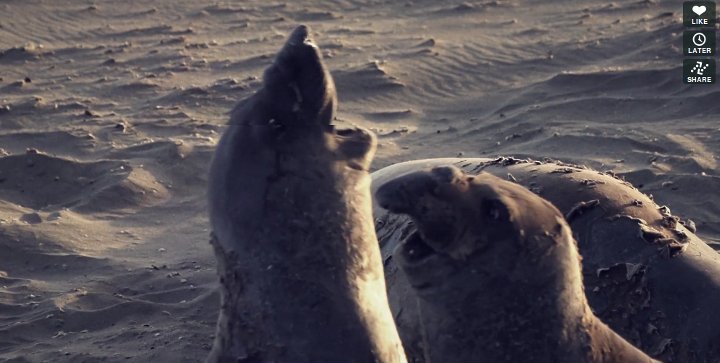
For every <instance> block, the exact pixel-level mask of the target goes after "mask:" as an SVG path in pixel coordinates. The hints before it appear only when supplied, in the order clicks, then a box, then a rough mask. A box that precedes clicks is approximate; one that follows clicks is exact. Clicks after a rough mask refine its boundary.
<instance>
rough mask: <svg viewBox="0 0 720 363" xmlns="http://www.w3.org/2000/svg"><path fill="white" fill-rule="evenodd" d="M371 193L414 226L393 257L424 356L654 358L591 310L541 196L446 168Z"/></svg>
mask: <svg viewBox="0 0 720 363" xmlns="http://www.w3.org/2000/svg"><path fill="white" fill-rule="evenodd" d="M375 195H376V198H377V201H378V204H379V205H380V206H382V207H383V208H385V209H387V210H389V211H391V212H393V213H401V214H405V215H408V216H410V218H412V220H413V222H414V223H415V225H416V226H417V231H416V232H413V233H412V234H410V235H409V237H408V238H407V239H405V240H404V241H402V242H401V243H400V244H399V245H398V247H397V250H396V251H395V258H396V260H397V261H398V262H397V263H398V265H399V266H400V267H401V269H402V270H403V271H404V273H405V275H406V276H407V279H408V282H409V284H410V285H411V287H412V288H413V290H414V291H415V292H416V293H417V296H418V302H419V310H420V321H421V324H420V326H421V329H422V330H423V335H424V339H425V341H426V349H425V355H426V358H427V359H428V360H429V361H430V362H446V363H464V362H567V363H583V362H592V363H599V362H625V363H637V362H653V360H652V359H651V358H650V357H648V356H647V355H645V354H644V353H643V352H641V351H640V350H638V349H637V348H635V347H633V346H632V345H631V344H629V343H628V342H627V341H625V340H624V339H622V338H621V337H620V336H618V335H617V334H616V333H615V332H613V331H612V330H611V329H610V328H608V327H607V326H606V325H605V324H603V323H602V322H601V321H600V320H599V319H598V318H597V317H595V315H594V314H593V313H592V312H591V310H590V306H589V305H588V304H587V300H586V299H585V295H584V293H583V285H582V275H581V268H580V258H579V255H578V252H577V247H576V245H575V241H574V240H573V237H572V233H571V231H570V227H569V226H568V225H567V223H566V222H565V219H564V218H563V215H562V214H560V212H559V211H558V210H557V209H556V208H555V207H554V206H553V205H552V204H550V203H549V202H547V201H546V200H544V199H542V198H540V197H538V196H537V195H535V194H533V193H532V192H530V191H529V190H527V189H525V188H523V187H522V186H519V185H517V184H514V183H511V182H508V181H504V180H502V179H499V178H498V177H495V176H493V175H491V174H487V173H481V174H479V175H476V176H469V175H466V174H465V173H463V172H462V171H461V170H460V169H458V168H456V167H452V166H446V167H436V168H434V169H431V170H425V171H416V172H413V173H410V174H407V175H404V176H400V177H398V178H395V179H393V180H391V181H389V182H387V183H385V184H383V185H382V187H380V188H379V189H378V190H377V192H376V194H375Z"/></svg>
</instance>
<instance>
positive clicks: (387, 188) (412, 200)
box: [375, 171, 438, 217]
mask: <svg viewBox="0 0 720 363" xmlns="http://www.w3.org/2000/svg"><path fill="white" fill-rule="evenodd" d="M437 185H438V184H437V182H436V181H435V179H434V178H433V176H432V174H431V173H430V172H428V171H420V172H415V173H411V174H408V175H404V176H401V177H399V178H396V179H393V180H391V181H389V182H388V183H386V184H384V185H383V186H381V187H380V188H379V189H378V190H377V192H375V198H377V201H378V204H379V205H380V206H381V207H382V208H385V209H387V210H389V211H390V212H393V213H399V214H407V215H409V216H411V217H417V214H418V212H419V208H418V207H419V203H418V200H420V199H421V198H423V197H424V196H425V195H428V194H431V193H432V192H433V190H435V188H437Z"/></svg>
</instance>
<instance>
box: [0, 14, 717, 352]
mask: <svg viewBox="0 0 720 363" xmlns="http://www.w3.org/2000/svg"><path fill="white" fill-rule="evenodd" d="M298 24H307V25H309V26H310V27H311V28H312V29H313V37H314V38H315V39H316V40H317V41H318V43H319V46H320V48H321V49H322V51H323V55H324V58H325V59H324V61H325V62H326V64H327V66H328V67H329V68H330V69H331V70H332V74H333V76H334V78H335V82H336V85H337V89H338V95H339V99H340V105H339V110H338V120H337V122H336V123H337V125H339V126H341V127H342V126H349V125H359V126H362V127H366V128H369V129H371V130H373V131H374V132H376V133H377V134H378V137H379V148H378V154H377V157H376V159H375V162H374V164H373V170H377V169H379V168H382V167H384V166H388V165H391V164H393V163H397V162H400V161H406V160H411V159H418V158H428V157H455V156H464V157H490V156H501V155H510V156H518V157H530V158H534V159H544V158H549V159H553V160H561V161H563V162H569V163H574V164H578V165H586V166H588V167H592V168H594V169H597V170H601V171H614V172H615V173H616V174H617V175H619V176H622V177H624V178H625V179H626V180H628V181H630V182H631V183H633V184H634V185H636V186H637V187H638V188H639V189H640V190H642V191H643V192H645V193H647V194H652V196H653V197H654V199H655V201H656V202H657V203H658V204H660V205H667V206H669V207H670V208H671V209H672V212H673V213H674V214H676V215H678V216H681V217H682V218H684V219H685V218H689V219H691V220H693V221H694V222H695V224H696V225H697V231H698V235H699V236H700V237H701V238H703V239H704V240H705V241H706V242H708V243H709V244H710V245H712V246H713V247H717V248H720V193H719V192H720V165H719V164H718V160H717V156H716V155H718V153H720V103H718V102H717V101H718V97H720V93H719V92H718V88H717V86H716V85H710V86H706V85H685V84H683V83H682V36H683V24H682V3H681V2H677V1H660V0H642V1H636V0H632V1H614V2H597V1H589V0H583V1H549V0H542V1H497V0H496V1H485V2H483V1H465V2H463V1H443V2H442V3H438V2H434V1H426V0H417V1H412V0H408V1H402V2H393V1H379V0H372V1H371V0H367V1H355V0H341V1H320V0H308V1H301V2H265V1H258V0H251V1H235V2H206V3H201V2H197V1H187V0H158V1H154V2H141V1H106V0H97V1H86V0H75V1H69V0H6V1H2V2H0V362H153V361H154V362H199V361H202V360H203V359H204V357H205V356H206V355H207V353H208V351H209V349H210V347H211V344H212V341H213V334H214V328H215V320H216V317H217V306H218V303H219V294H218V291H217V282H216V274H215V258H214V255H213V253H212V249H211V246H210V245H209V244H208V236H209V233H210V231H209V227H208V221H207V208H206V196H205V191H206V182H207V168H208V166H209V163H210V159H211V157H212V154H213V151H214V146H215V144H216V143H217V140H218V138H219V136H220V134H221V133H222V131H223V130H224V127H225V126H224V125H225V123H226V122H227V120H228V112H229V111H230V110H231V108H232V107H233V105H234V104H235V103H236V102H237V101H239V100H241V99H243V98H245V97H247V96H248V95H250V94H252V93H253V92H254V91H255V90H256V89H257V88H258V86H259V84H260V77H261V76H262V71H263V70H264V69H265V68H266V67H267V66H268V65H269V64H270V63H271V62H272V59H273V56H274V54H275V52H277V50H278V49H279V48H280V47H281V46H282V44H283V42H284V40H285V38H286V36H287V34H288V33H289V32H290V31H291V30H292V29H293V28H294V27H295V26H297V25H298Z"/></svg>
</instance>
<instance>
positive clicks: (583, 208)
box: [565, 199, 600, 223]
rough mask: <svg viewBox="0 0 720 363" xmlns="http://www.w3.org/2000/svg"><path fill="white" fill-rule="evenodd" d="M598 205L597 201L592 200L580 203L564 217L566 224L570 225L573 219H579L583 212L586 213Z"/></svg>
mask: <svg viewBox="0 0 720 363" xmlns="http://www.w3.org/2000/svg"><path fill="white" fill-rule="evenodd" d="M599 205H600V200H599V199H593V200H589V201H587V202H580V203H578V204H576V205H575V206H574V207H573V208H572V209H571V210H570V211H569V212H568V213H567V214H566V215H565V220H567V222H568V223H572V222H573V220H574V219H575V218H577V217H580V216H581V215H583V214H585V212H587V211H589V210H591V209H593V208H595V207H597V206H599Z"/></svg>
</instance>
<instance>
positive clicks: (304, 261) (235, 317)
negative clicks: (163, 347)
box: [207, 26, 406, 363]
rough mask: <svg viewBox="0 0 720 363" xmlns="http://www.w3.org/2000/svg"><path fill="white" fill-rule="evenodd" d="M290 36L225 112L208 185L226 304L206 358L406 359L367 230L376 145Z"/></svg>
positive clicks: (290, 362) (302, 30)
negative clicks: (253, 87) (259, 82)
mask: <svg viewBox="0 0 720 363" xmlns="http://www.w3.org/2000/svg"><path fill="white" fill-rule="evenodd" d="M336 104H337V98H336V94H335V87H334V84H333V80H332V78H331V77H330V75H329V73H328V72H327V70H326V69H325V67H324V65H323V63H322V61H321V56H320V53H319V51H318V48H317V46H316V45H315V44H314V43H313V42H312V39H311V38H310V35H309V30H308V29H307V28H306V27H304V26H301V27H299V28H297V29H296V30H295V31H294V32H293V33H292V34H291V35H290V37H289V39H288V40H287V43H286V44H285V46H284V47H283V48H282V50H281V51H280V52H279V53H278V55H277V57H276V59H275V61H274V63H273V64H272V66H270V67H269V68H268V69H267V70H266V72H265V74H264V79H263V86H262V88H261V89H260V90H259V91H258V92H257V93H256V94H254V95H253V96H252V97H250V98H249V99H248V100H246V101H245V102H243V103H241V104H240V105H238V107H237V108H236V109H235V110H234V111H233V114H232V117H231V120H230V125H229V126H228V128H227V130H226V131H225V133H224V135H223V136H222V139H221V140H220V142H219V144H218V147H217V151H216V152H215V156H214V159H213V162H212V166H211V171H210V177H209V211H210V222H211V226H212V237H211V243H212V245H213V247H214V249H215V253H216V256H217V259H218V275H219V277H220V285H221V299H222V305H221V308H220V316H219V319H218V323H217V334H216V338H215V342H214V345H213V348H212V351H211V353H210V355H209V357H208V359H207V362H211V363H215V362H233V363H234V362H276V363H282V362H285V363H303V362H306V363H317V362H355V363H368V362H379V363H402V362H405V361H406V360H405V355H404V352H403V348H402V345H401V342H400V339H399V337H398V334H397V330H396V329H395V326H394V323H393V319H392V315H391V313H390V309H389V307H388V302H387V295H386V290H385V281H384V277H383V270H382V263H381V259H380V250H379V247H378V242H377V238H376V235H375V229H374V225H373V218H372V209H371V205H372V204H371V196H370V176H369V173H368V168H369V166H370V162H371V159H372V157H373V154H374V151H375V146H376V142H375V138H374V136H373V135H372V134H371V133H369V132H368V131H366V130H363V129H358V128H356V129H349V130H337V131H336V130H335V129H334V127H333V126H332V125H331V121H332V120H333V118H334V114H335V108H336Z"/></svg>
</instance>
